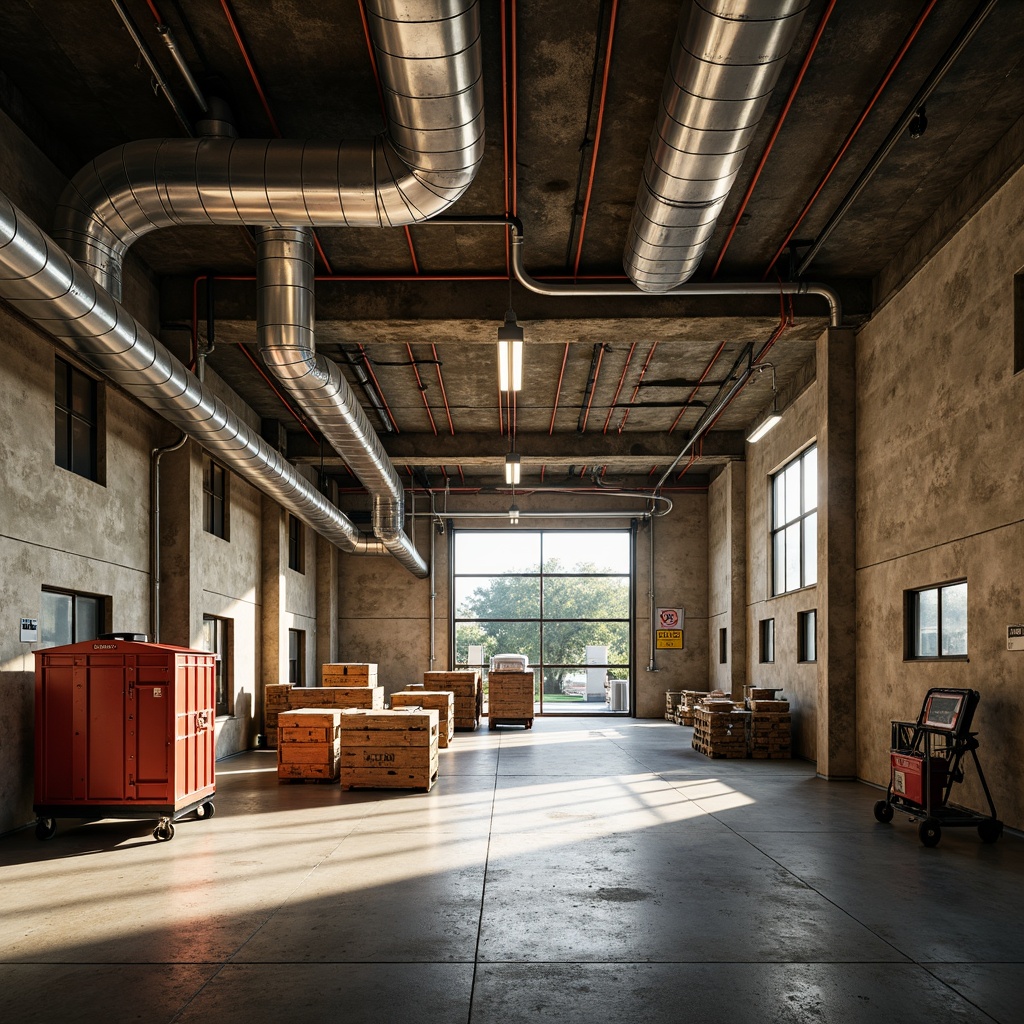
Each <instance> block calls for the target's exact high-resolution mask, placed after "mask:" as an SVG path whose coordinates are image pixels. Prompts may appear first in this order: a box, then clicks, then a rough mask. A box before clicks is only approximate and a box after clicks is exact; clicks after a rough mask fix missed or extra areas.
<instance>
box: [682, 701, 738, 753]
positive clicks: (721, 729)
mask: <svg viewBox="0 0 1024 1024" xmlns="http://www.w3.org/2000/svg"><path fill="white" fill-rule="evenodd" d="M749 722H750V712H748V711H735V710H726V711H712V710H710V708H708V707H705V706H704V705H702V704H698V705H696V706H695V707H694V709H693V749H694V750H696V751H697V752H698V753H700V754H705V755H706V756H707V757H727V758H740V757H746V756H747V727H748V725H749Z"/></svg>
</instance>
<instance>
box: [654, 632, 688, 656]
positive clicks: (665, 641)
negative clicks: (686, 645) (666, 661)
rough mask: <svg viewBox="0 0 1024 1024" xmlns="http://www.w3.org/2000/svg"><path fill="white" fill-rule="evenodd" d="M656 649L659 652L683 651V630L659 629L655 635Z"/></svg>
mask: <svg viewBox="0 0 1024 1024" xmlns="http://www.w3.org/2000/svg"><path fill="white" fill-rule="evenodd" d="M655 637H656V643H655V647H657V649H658V650H659V651H663V650H667V649H671V648H675V649H676V650H680V651H681V650H682V649H683V631H682V630H681V629H659V630H657V631H656V633H655Z"/></svg>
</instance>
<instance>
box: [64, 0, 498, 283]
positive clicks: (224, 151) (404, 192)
mask: <svg viewBox="0 0 1024 1024" xmlns="http://www.w3.org/2000/svg"><path fill="white" fill-rule="evenodd" d="M366 6H367V13H368V16H369V23H370V29H371V33H372V35H373V40H374V45H375V48H376V51H377V58H378V67H379V71H380V75H381V80H382V84H383V88H384V99H385V106H386V111H387V116H388V129H387V131H386V132H385V133H383V134H382V135H380V136H378V137H377V138H375V139H372V140H370V141H368V142H355V143H329V142H304V141H295V140H288V139H270V140H256V139H224V138H202V139H162V140H161V139H157V140H147V141H142V142H129V143H127V144H126V145H124V146H120V147H118V148H116V149H112V150H109V151H108V152H107V153H104V154H102V155H101V156H99V157H97V158H96V159H95V160H93V161H92V162H91V163H89V164H87V165H86V166H85V167H83V168H82V170H80V171H79V172H78V173H77V174H76V175H75V177H74V178H72V180H71V182H70V184H69V185H68V187H67V189H65V191H64V194H63V196H62V197H61V199H60V202H59V204H58V209H57V215H56V227H55V231H54V237H55V238H56V240H57V241H58V242H59V243H60V244H62V245H63V246H64V247H65V248H66V249H67V251H68V252H69V253H70V254H71V256H72V257H73V258H74V259H75V260H77V261H78V262H79V263H81V264H82V265H83V266H85V267H87V268H88V270H89V273H90V274H92V276H93V277H94V278H95V280H96V281H97V282H98V283H99V284H101V285H102V286H103V287H104V288H105V289H106V290H107V291H109V292H110V293H111V294H112V295H113V296H114V298H116V299H120V297H121V267H122V263H123V260H124V254H125V253H126V252H127V250H128V248H129V247H130V246H131V245H132V243H133V242H135V241H136V239H138V238H141V237H142V236H143V235H145V234H147V233H148V232H150V231H154V230H156V229H157V228H163V227H171V226H174V225H184V224H222V225H246V226H249V227H278V226H288V227H300V226H309V227H318V226H335V227H402V226H405V225H408V224H415V223H417V222H419V221H423V220H427V219H429V218H431V217H434V216H436V215H437V214H439V213H443V212H445V211H446V210H448V209H449V207H450V206H451V205H452V203H454V202H455V201H456V200H458V199H459V197H460V196H461V195H462V194H463V193H464V192H465V190H466V189H467V188H468V187H469V185H470V184H471V183H472V181H473V178H474V176H475V175H476V171H477V168H478V167H479V165H480V162H481V160H482V159H483V151H484V116H483V111H484V102H483V99H484V98H483V77H482V60H481V54H480V17H479V10H478V6H477V0H401V2H400V0H369V2H368V3H367V5H366ZM399 15H401V17H399Z"/></svg>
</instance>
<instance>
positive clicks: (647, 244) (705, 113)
mask: <svg viewBox="0 0 1024 1024" xmlns="http://www.w3.org/2000/svg"><path fill="white" fill-rule="evenodd" d="M808 6H809V3H808V0H693V2H692V3H691V4H689V5H688V6H686V7H684V9H683V11H682V12H681V14H680V18H679V28H678V31H677V34H676V39H675V43H674V45H673V49H672V57H671V61H670V63H669V69H668V73H667V75H666V77H665V86H664V90H663V92H662V97H661V112H660V114H659V117H658V120H657V122H656V123H655V126H654V131H653V132H652V134H651V140H650V144H649V146H648V151H647V159H646V161H645V163H644V172H643V177H642V178H641V181H640V187H639V189H638V192H637V200H636V207H635V208H634V211H633V219H632V222H631V223H630V228H629V234H628V236H627V240H626V247H625V252H624V254H623V266H624V268H625V271H626V274H627V275H628V276H629V278H630V280H631V281H632V282H633V283H634V284H635V285H636V286H637V287H638V288H640V289H641V290H642V291H645V292H666V291H669V290H670V289H672V288H674V287H676V286H677V285H680V284H682V283H683V282H684V281H687V280H688V279H689V278H690V277H691V276H692V275H693V273H694V272H695V271H696V270H697V267H698V266H699V264H700V261H701V257H702V256H703V255H704V250H705V249H706V248H707V245H708V242H709V241H710V240H711V236H712V234H713V233H714V230H715V223H716V221H717V219H718V215H719V214H720V213H721V211H722V207H723V206H724V205H725V201H726V198H727V197H728V194H729V190H730V189H731V188H732V185H733V182H734V181H735V179H736V175H737V174H738V173H739V169H740V164H741V163H742V161H743V157H744V156H745V154H746V151H747V147H748V146H749V145H750V142H751V139H752V138H753V136H754V132H755V131H756V130H757V125H758V122H759V121H760V119H761V116H762V114H763V113H764V109H765V106H766V105H767V103H768V100H769V98H770V97H771V94H772V90H773V89H774V88H775V83H776V81H777V80H778V77H779V72H780V71H781V70H782V66H783V63H784V62H785V59H786V57H787V56H788V54H789V51H790V49H791V48H792V46H793V40H794V39H795V37H796V33H797V30H798V29H799V28H800V23H801V21H802V19H803V16H804V12H805V10H806V9H807V7H808Z"/></svg>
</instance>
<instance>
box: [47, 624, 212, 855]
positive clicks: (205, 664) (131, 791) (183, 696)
mask: <svg viewBox="0 0 1024 1024" xmlns="http://www.w3.org/2000/svg"><path fill="white" fill-rule="evenodd" d="M123 637H124V634H114V635H110V636H106V637H101V638H99V639H97V640H87V641H84V642H82V643H77V644H69V645H68V646H65V647H51V648H49V649H48V650H44V651H38V652H36V684H35V698H36V708H35V800H34V802H33V809H34V810H35V812H36V814H37V815H38V818H37V820H36V837H37V838H39V839H51V838H52V837H53V835H54V833H55V832H56V831H57V819H58V818H62V817H67V818H85V819H89V820H94V821H95V820H97V819H99V818H142V819H146V818H156V819H157V825H156V828H155V829H154V830H153V838H154V839H156V840H157V841H159V842H166V841H167V840H169V839H171V838H172V837H173V836H174V822H175V821H176V820H177V819H179V818H181V817H184V816H185V815H186V814H192V813H195V815H196V816H197V817H202V818H209V817H212V816H213V813H214V806H213V796H214V793H215V791H216V782H215V779H214V716H215V712H216V704H215V671H216V655H215V654H210V653H208V652H207V651H193V650H189V649H188V648H184V647H171V646H169V645H166V644H150V643H146V642H144V638H143V639H142V640H137V639H128V640H126V639H124V638H123Z"/></svg>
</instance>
